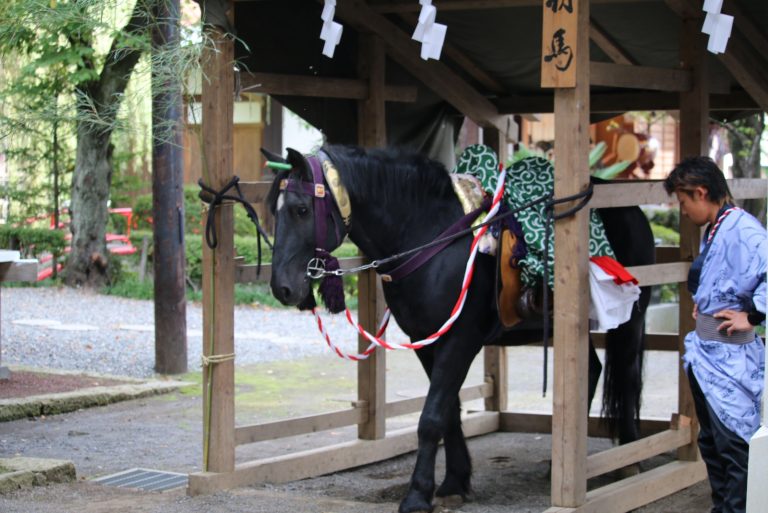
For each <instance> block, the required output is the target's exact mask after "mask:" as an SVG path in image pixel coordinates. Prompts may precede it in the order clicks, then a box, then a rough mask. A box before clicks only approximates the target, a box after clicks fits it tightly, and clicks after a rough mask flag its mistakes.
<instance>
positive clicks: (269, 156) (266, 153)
mask: <svg viewBox="0 0 768 513" xmlns="http://www.w3.org/2000/svg"><path fill="white" fill-rule="evenodd" d="M261 154H262V155H264V158H265V159H267V160H269V161H270V162H280V163H281V164H287V163H288V161H287V160H285V159H284V158H283V157H281V156H280V155H278V154H277V153H272V152H271V151H269V150H267V149H265V148H262V149H261Z"/></svg>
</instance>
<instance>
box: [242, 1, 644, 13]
mask: <svg viewBox="0 0 768 513" xmlns="http://www.w3.org/2000/svg"><path fill="white" fill-rule="evenodd" d="M240 1H249V0H240ZM653 1H654V0H592V3H593V4H596V5H599V4H625V3H642V2H649V3H650V2H653ZM370 5H371V9H373V10H374V11H376V12H379V13H401V12H419V9H420V8H421V6H420V5H419V4H418V2H414V1H413V0H373V1H371V2H370ZM432 5H434V6H435V7H437V10H438V11H441V10H442V11H478V10H483V9H508V8H513V7H541V5H542V4H541V0H435V1H434V2H432Z"/></svg>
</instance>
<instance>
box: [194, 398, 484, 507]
mask: <svg viewBox="0 0 768 513" xmlns="http://www.w3.org/2000/svg"><path fill="white" fill-rule="evenodd" d="M462 428H463V430H464V435H465V436H467V437H472V436H478V435H484V434H487V433H492V432H494V431H496V430H498V428H499V414H498V413H491V412H479V413H473V414H471V415H467V416H466V417H465V418H463V419H462ZM416 445H417V436H416V427H415V426H414V427H409V428H405V429H400V430H397V431H393V432H392V433H390V434H389V435H387V437H386V438H383V439H380V440H355V441H352V442H347V443H342V444H337V445H331V446H328V447H321V448H317V449H310V450H307V451H301V452H297V453H293V454H287V455H284V456H277V457H273V458H265V459H262V460H256V461H251V462H248V463H244V464H242V465H238V466H237V467H236V468H235V469H234V470H233V471H231V472H221V473H215V472H197V473H193V474H190V475H189V487H188V488H187V492H188V493H189V495H202V494H208V493H213V492H216V491H219V490H226V489H230V488H236V487H239V486H246V485H251V484H256V483H285V482H287V481H295V480H297V479H305V478H307V477H313V476H319V475H322V474H328V473H331V472H338V471H340V470H344V469H348V468H353V467H359V466H361V465H367V464H369V463H375V462H378V461H382V460H385V459H388V458H392V457H394V456H399V455H401V454H405V453H407V452H410V451H412V450H414V449H415V448H416Z"/></svg>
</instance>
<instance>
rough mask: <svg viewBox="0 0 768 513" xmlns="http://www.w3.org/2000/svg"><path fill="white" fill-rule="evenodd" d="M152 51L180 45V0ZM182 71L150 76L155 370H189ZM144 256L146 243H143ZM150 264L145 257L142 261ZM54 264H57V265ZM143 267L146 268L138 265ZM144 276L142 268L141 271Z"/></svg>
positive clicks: (163, 21)
mask: <svg viewBox="0 0 768 513" xmlns="http://www.w3.org/2000/svg"><path fill="white" fill-rule="evenodd" d="M157 18H158V20H160V23H159V24H158V25H157V26H156V27H155V28H154V29H153V31H152V47H153V49H154V51H159V52H166V55H167V54H168V52H169V51H173V49H174V48H178V46H179V0H166V1H164V2H160V3H158V13H157ZM181 110H182V109H181V77H178V76H175V77H174V76H162V73H158V72H157V69H156V67H155V66H153V76H152V138H153V145H152V217H153V219H154V230H153V236H154V245H153V246H154V258H153V263H154V270H155V280H154V290H155V371H156V372H159V373H160V374H181V373H183V372H187V301H186V288H187V286H186V281H185V279H184V278H185V276H186V272H185V268H184V267H185V263H186V259H185V257H184V169H183V167H182V166H183V159H182V155H181V152H182V147H181V130H182V127H181ZM142 258H146V248H145V247H143V248H142ZM142 263H143V264H146V260H144V261H143V262H142ZM55 267H56V266H55V265H54V268H55ZM140 272H141V273H143V269H141V270H140ZM141 277H142V279H143V274H142V275H141Z"/></svg>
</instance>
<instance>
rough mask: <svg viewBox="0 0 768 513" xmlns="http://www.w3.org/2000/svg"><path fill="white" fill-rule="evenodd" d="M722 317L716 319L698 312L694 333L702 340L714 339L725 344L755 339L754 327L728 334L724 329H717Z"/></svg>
mask: <svg viewBox="0 0 768 513" xmlns="http://www.w3.org/2000/svg"><path fill="white" fill-rule="evenodd" d="M723 320H724V319H716V318H714V317H712V316H711V315H707V314H703V313H699V314H698V315H697V316H696V334H697V335H698V336H699V338H700V339H702V340H715V341H717V342H725V343H726V344H749V343H750V342H753V341H754V340H755V330H754V328H753V329H751V330H749V331H734V332H733V335H730V336H729V335H728V333H727V332H726V330H720V331H718V330H717V327H718V326H720V324H722V323H723Z"/></svg>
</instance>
